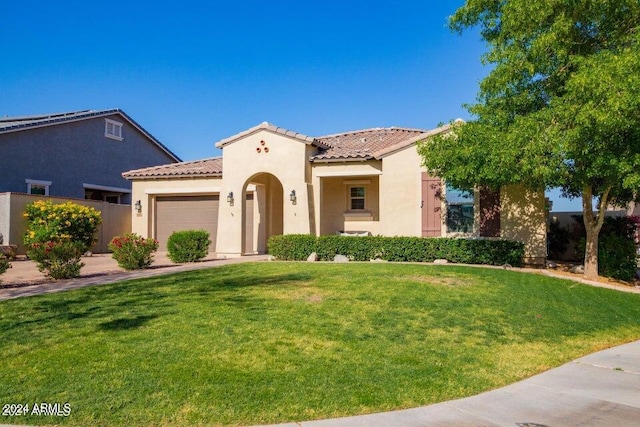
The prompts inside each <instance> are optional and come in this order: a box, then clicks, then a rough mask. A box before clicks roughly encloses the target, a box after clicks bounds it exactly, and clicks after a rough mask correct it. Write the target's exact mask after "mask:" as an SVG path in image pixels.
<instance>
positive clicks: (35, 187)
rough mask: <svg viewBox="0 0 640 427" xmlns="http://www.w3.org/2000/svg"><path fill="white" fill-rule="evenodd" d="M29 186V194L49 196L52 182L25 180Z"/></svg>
mask: <svg viewBox="0 0 640 427" xmlns="http://www.w3.org/2000/svg"><path fill="white" fill-rule="evenodd" d="M24 181H25V183H26V184H27V194H37V195H39V196H48V195H49V187H50V186H51V181H40V180H37V179H25V180H24Z"/></svg>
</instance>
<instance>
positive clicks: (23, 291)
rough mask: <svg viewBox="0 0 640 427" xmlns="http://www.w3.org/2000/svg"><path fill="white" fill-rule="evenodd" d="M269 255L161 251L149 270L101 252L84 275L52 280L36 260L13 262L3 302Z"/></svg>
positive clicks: (0, 291) (88, 260) (88, 261)
mask: <svg viewBox="0 0 640 427" xmlns="http://www.w3.org/2000/svg"><path fill="white" fill-rule="evenodd" d="M267 257H268V255H253V256H244V257H241V258H229V259H217V258H216V256H215V254H210V255H209V256H208V257H207V258H205V259H204V260H202V261H201V262H196V263H190V264H174V263H173V262H172V261H171V260H169V258H168V257H167V253H166V252H157V253H156V254H155V255H154V263H153V265H152V266H151V268H149V269H145V270H135V271H126V270H124V269H122V268H120V267H118V264H117V263H116V261H115V260H114V259H113V258H112V257H111V254H97V255H93V256H90V257H83V258H82V262H84V263H85V266H84V267H82V270H81V274H80V277H78V278H76V279H69V280H57V281H52V280H48V279H46V278H45V277H44V275H43V274H42V273H41V272H39V271H38V269H37V268H36V265H35V263H34V262H32V261H27V260H17V261H12V262H11V264H12V268H10V269H9V270H7V271H6V273H4V274H3V275H2V276H1V277H0V280H2V282H1V283H0V301H3V300H7V299H13V298H20V297H26V296H31V295H39V294H49V293H54V292H61V291H67V290H70V289H78V288H84V287H87V286H97V285H105V284H108V283H115V282H119V281H121V280H128V279H137V278H141V277H152V276H159V275H162V274H170V273H177V272H181V271H190V270H200V269H204V268H211V267H219V266H221V265H227V264H237V263H242V262H252V261H264V260H266V259H267Z"/></svg>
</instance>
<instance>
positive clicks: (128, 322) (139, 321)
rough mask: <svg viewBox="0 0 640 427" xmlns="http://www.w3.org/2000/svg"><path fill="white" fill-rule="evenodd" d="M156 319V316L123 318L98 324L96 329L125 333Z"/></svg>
mask: <svg viewBox="0 0 640 427" xmlns="http://www.w3.org/2000/svg"><path fill="white" fill-rule="evenodd" d="M156 318H158V316H157V315H149V316H135V317H123V318H120V319H115V320H111V321H109V322H102V323H99V324H98V328H100V329H102V330H104V331H125V330H129V329H135V328H139V327H140V326H142V325H144V324H145V323H147V322H148V321H150V320H153V319H156Z"/></svg>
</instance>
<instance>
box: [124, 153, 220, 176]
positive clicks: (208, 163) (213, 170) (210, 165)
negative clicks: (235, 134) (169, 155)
mask: <svg viewBox="0 0 640 427" xmlns="http://www.w3.org/2000/svg"><path fill="white" fill-rule="evenodd" d="M122 176H123V177H124V178H127V179H130V178H152V179H157V178H175V177H179V178H196V177H197V178H205V177H207V178H210V177H221V176H222V157H213V158H210V159H202V160H194V161H192V162H180V163H170V164H168V165H162V166H152V167H149V168H144V169H136V170H132V171H128V172H125V173H123V174H122Z"/></svg>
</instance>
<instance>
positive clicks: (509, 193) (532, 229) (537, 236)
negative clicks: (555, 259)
mask: <svg viewBox="0 0 640 427" xmlns="http://www.w3.org/2000/svg"><path fill="white" fill-rule="evenodd" d="M500 237H502V238H503V239H510V240H517V241H519V242H523V243H524V244H525V254H524V256H525V262H526V263H529V264H544V263H545V260H546V257H547V213H546V210H545V197H544V191H543V190H539V191H533V190H529V189H527V188H526V187H524V186H521V185H513V186H507V187H503V188H502V190H501V191H500Z"/></svg>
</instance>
